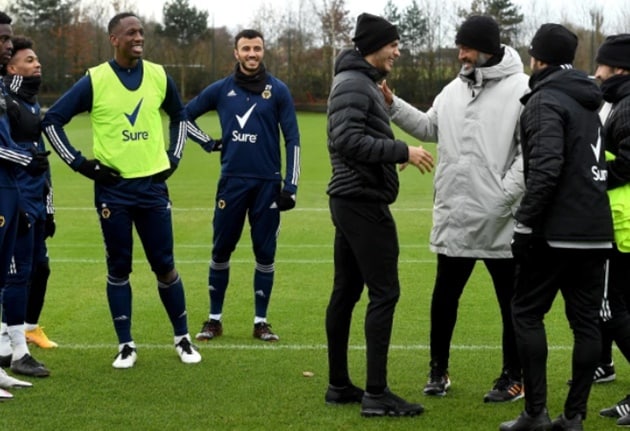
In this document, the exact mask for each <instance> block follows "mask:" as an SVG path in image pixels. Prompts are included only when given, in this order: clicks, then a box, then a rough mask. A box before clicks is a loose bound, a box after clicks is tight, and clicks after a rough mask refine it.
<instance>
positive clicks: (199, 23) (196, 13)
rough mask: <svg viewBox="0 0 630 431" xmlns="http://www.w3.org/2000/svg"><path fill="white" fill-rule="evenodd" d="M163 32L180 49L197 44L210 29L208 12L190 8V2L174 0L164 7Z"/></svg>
mask: <svg viewBox="0 0 630 431" xmlns="http://www.w3.org/2000/svg"><path fill="white" fill-rule="evenodd" d="M162 13H163V14H164V27H163V29H162V32H163V34H164V35H165V36H167V37H172V38H174V39H175V40H176V41H177V44H178V45H179V46H180V47H184V46H187V45H190V44H191V43H194V42H196V41H197V40H198V39H199V38H200V37H201V35H203V34H204V33H205V32H206V30H207V29H208V11H200V10H198V9H197V8H196V7H194V6H190V3H189V2H188V0H173V1H171V2H168V3H166V4H165V5H164V8H163V9H162Z"/></svg>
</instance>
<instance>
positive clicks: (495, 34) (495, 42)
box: [455, 15, 501, 55]
mask: <svg viewBox="0 0 630 431" xmlns="http://www.w3.org/2000/svg"><path fill="white" fill-rule="evenodd" d="M455 45H464V46H467V47H468V48H472V49H476V50H477V51H480V52H485V53H486V54H492V55H498V54H500V53H501V33H500V31H499V24H497V22H496V21H495V20H494V18H492V17H491V16H485V15H472V16H470V17H468V18H467V19H466V21H464V22H463V23H462V25H461V26H460V27H459V30H457V35H456V36H455Z"/></svg>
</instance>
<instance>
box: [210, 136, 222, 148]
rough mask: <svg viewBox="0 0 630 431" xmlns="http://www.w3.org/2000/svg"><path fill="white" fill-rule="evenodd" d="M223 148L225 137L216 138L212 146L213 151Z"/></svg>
mask: <svg viewBox="0 0 630 431" xmlns="http://www.w3.org/2000/svg"><path fill="white" fill-rule="evenodd" d="M222 149H223V139H221V138H219V139H215V140H214V145H213V146H212V151H221V150H222Z"/></svg>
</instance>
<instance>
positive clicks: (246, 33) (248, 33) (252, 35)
mask: <svg viewBox="0 0 630 431" xmlns="http://www.w3.org/2000/svg"><path fill="white" fill-rule="evenodd" d="M257 37H259V38H261V39H262V41H263V44H264V43H265V38H264V37H263V35H262V33H261V32H259V31H258V30H252V29H245V30H241V31H240V32H239V33H238V34H237V35H236V36H235V37H234V48H236V46H237V44H238V41H239V40H241V39H243V38H245V39H256V38H257Z"/></svg>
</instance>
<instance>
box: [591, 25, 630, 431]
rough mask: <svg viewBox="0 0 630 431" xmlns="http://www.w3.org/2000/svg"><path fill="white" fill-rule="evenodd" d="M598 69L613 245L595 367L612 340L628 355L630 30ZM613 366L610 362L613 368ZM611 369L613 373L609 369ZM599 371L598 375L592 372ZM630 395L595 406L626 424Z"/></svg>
mask: <svg viewBox="0 0 630 431" xmlns="http://www.w3.org/2000/svg"><path fill="white" fill-rule="evenodd" d="M596 61H597V70H596V71H595V77H596V78H597V79H599V80H600V81H601V82H602V84H601V89H602V93H603V96H604V100H605V101H606V104H604V106H603V107H602V109H601V110H600V118H602V121H603V122H604V133H603V137H604V144H605V146H606V151H607V152H608V153H609V154H607V155H610V156H611V157H610V159H611V160H609V161H608V190H609V197H610V205H611V207H612V212H613V224H614V229H615V247H614V249H613V251H612V253H611V255H610V258H609V261H608V279H607V285H606V289H604V292H605V296H604V300H603V302H602V308H601V311H600V317H601V319H602V338H603V340H602V341H603V344H602V355H601V356H600V365H599V367H600V368H601V367H605V366H608V367H610V368H612V342H613V340H614V341H615V343H616V344H617V347H619V350H620V351H621V353H622V354H623V356H624V357H625V358H626V360H628V361H630V311H629V307H630V292H629V291H628V280H630V229H628V223H627V222H626V221H625V220H627V219H628V215H629V214H630V185H629V184H630V34H618V35H614V36H609V37H607V38H606V40H605V41H604V43H603V44H602V45H601V46H600V47H599V50H598V52H597V57H596ZM612 370H613V372H614V368H612ZM613 375H614V374H613ZM595 377H597V376H595ZM629 413H630V395H629V396H626V397H625V398H624V399H622V400H621V401H619V402H618V403H617V404H615V405H614V406H612V407H610V408H606V409H603V410H601V411H600V412H599V414H600V415H602V416H605V417H613V418H619V419H618V421H617V425H622V426H627V425H630V414H629Z"/></svg>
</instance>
